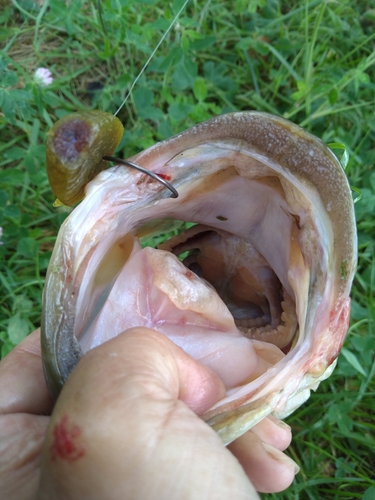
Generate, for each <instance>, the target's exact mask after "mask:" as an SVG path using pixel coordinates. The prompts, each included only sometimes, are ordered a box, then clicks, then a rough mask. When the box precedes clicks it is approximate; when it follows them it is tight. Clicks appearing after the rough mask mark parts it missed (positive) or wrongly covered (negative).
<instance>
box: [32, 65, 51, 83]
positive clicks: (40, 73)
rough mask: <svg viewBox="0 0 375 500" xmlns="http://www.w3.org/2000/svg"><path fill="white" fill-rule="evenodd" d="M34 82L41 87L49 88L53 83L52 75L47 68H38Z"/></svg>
mask: <svg viewBox="0 0 375 500" xmlns="http://www.w3.org/2000/svg"><path fill="white" fill-rule="evenodd" d="M34 81H35V83H37V84H38V85H40V87H48V85H51V83H52V82H53V78H52V73H51V72H50V70H49V69H47V68H38V69H37V70H36V71H35V73H34Z"/></svg>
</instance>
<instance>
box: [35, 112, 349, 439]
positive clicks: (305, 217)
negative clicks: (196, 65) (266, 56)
mask: <svg viewBox="0 0 375 500" xmlns="http://www.w3.org/2000/svg"><path fill="white" fill-rule="evenodd" d="M130 160H131V161H133V162H135V163H137V164H139V165H141V166H142V167H145V168H147V169H149V170H151V171H152V172H156V173H158V174H159V175H162V176H163V178H166V179H168V180H169V181H170V182H171V183H172V184H173V186H174V187H175V188H176V189H177V190H178V192H179V197H178V198H177V199H171V198H169V194H168V192H167V191H166V190H165V189H163V187H162V186H161V185H160V184H158V183H157V182H155V181H151V180H150V179H149V178H148V177H147V176H145V175H144V174H140V173H135V172H134V171H132V170H129V169H127V168H126V167H122V166H117V167H114V168H110V169H108V170H106V171H103V172H101V173H99V174H98V175H97V176H96V177H95V178H94V179H93V180H92V181H91V182H89V184H88V185H87V186H86V189H85V199H84V200H83V201H82V203H81V204H80V205H79V206H78V207H77V208H76V209H75V210H74V211H73V212H72V213H71V215H70V216H69V217H68V219H67V220H66V221H65V222H64V224H63V225H62V227H61V230H60V232H59V235H58V238H57V241H56V245H55V249H54V252H53V255H52V258H51V262H50V266H49V270H48V274H47V279H46V285H45V290H44V299H43V318H42V348H43V361H44V368H45V373H46V378H47V382H48V384H49V387H50V389H51V392H52V393H53V395H54V396H55V397H57V395H58V393H59V391H60V390H61V387H62V386H63V384H64V382H65V380H66V379H67V377H68V375H69V373H70V372H71V370H72V369H73V368H74V366H75V365H76V363H77V362H78V360H79V358H80V357H81V356H82V354H83V353H84V352H87V351H88V350H89V349H91V348H93V347H94V346H96V345H99V344H101V343H102V342H105V341H106V340H108V339H109V336H108V332H109V331H110V332H111V336H115V335H117V334H119V333H120V332H122V331H124V330H126V329H127V328H130V327H133V326H146V327H150V328H154V329H156V330H158V331H160V332H162V333H163V334H165V335H167V336H168V337H169V338H171V339H172V340H173V341H174V342H175V343H176V344H178V345H179V346H181V347H182V348H183V349H184V350H185V351H186V352H187V353H189V354H190V355H191V356H193V357H194V358H195V359H197V360H199V361H201V362H202V363H204V364H206V365H207V366H209V367H210V368H211V369H212V370H214V371H215V372H216V373H217V374H218V375H219V376H220V377H221V378H222V380H223V382H224V384H225V386H226V388H227V394H226V397H225V398H223V400H221V401H220V402H218V403H217V404H216V405H215V406H214V407H212V408H211V409H210V410H209V411H208V412H206V413H205V414H204V415H201V417H202V418H203V419H204V420H205V421H207V422H208V423H209V424H210V425H211V426H212V427H213V428H214V429H215V430H216V431H217V432H218V433H219V435H220V436H221V438H222V440H223V441H224V442H225V443H228V442H230V441H232V440H233V439H235V438H236V437H238V436H239V435H241V434H242V433H244V432H246V430H248V429H249V428H251V427H252V426H253V425H255V424H256V423H258V422H259V421H260V420H262V419H263V418H264V417H265V416H267V415H269V414H274V415H277V416H280V417H284V416H286V415H287V414H289V413H290V412H292V411H293V410H294V409H295V408H297V407H298V406H300V404H302V403H303V402H304V401H305V400H306V399H307V398H308V396H309V393H310V390H311V389H316V387H317V386H318V384H319V382H320V381H321V380H323V379H324V378H326V377H328V376H329V375H330V373H331V372H332V370H333V368H334V366H335V360H336V358H337V356H338V354H339V352H340V349H341V346H342V343H343V340H344V337H345V334H346V332H347V329H348V321H349V309H350V297H349V293H350V287H351V283H352V280H353V275H354V271H355V265H356V252H357V250H356V229H355V219H354V210H353V203H352V197H351V192H350V188H349V185H348V182H347V179H346V177H345V174H344V172H343V170H342V168H341V166H340V164H339V162H338V161H337V160H336V158H335V157H334V155H333V154H332V153H331V152H330V150H329V149H328V148H327V147H326V146H325V145H324V144H323V143H322V142H321V141H320V140H318V139H316V138H314V137H313V136H311V135H310V134H308V133H307V132H305V131H303V130H302V129H301V128H299V127H298V126H296V125H294V124H292V123H290V122H288V121H286V120H283V119H281V118H278V117H275V116H272V115H268V114H265V113H257V112H241V113H233V114H229V115H223V116H219V117H217V118H214V119H212V120H210V121H208V122H205V123H202V124H199V125H197V126H195V127H193V128H191V129H189V130H187V131H186V132H183V133H181V134H179V135H177V136H175V137H172V138H171V139H168V140H166V141H163V142H161V143H158V144H156V145H155V146H153V147H151V148H149V149H148V150H146V151H144V152H142V153H140V154H138V155H136V156H135V157H133V158H131V159H130ZM182 222H190V223H193V224H194V225H193V226H192V227H190V228H189V229H187V230H184V231H183V232H180V234H178V235H176V236H173V237H172V238H170V239H169V240H168V241H166V242H164V243H163V244H162V245H160V246H159V248H156V249H154V248H142V242H144V240H145V239H146V238H150V236H152V235H157V234H158V233H164V232H166V231H167V230H168V228H176V227H178V225H179V224H180V225H181V223H182ZM178 256H180V257H181V260H182V262H181V260H179V259H178Z"/></svg>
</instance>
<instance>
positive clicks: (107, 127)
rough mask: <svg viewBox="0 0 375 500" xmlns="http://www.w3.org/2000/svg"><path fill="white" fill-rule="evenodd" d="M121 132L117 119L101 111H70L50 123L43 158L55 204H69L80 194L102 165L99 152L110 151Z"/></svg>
mask: <svg viewBox="0 0 375 500" xmlns="http://www.w3.org/2000/svg"><path fill="white" fill-rule="evenodd" d="M123 132H124V127H123V125H122V123H121V121H120V120H119V119H118V118H116V117H115V116H114V115H112V114H110V113H106V112H104V111H81V112H79V113H73V114H70V115H67V116H64V117H63V118H61V120H59V121H57V122H56V123H55V124H54V125H53V127H52V128H51V130H49V132H48V134H47V148H46V162H47V174H48V180H49V183H50V185H51V188H52V191H53V192H54V194H55V195H56V197H57V198H58V202H57V203H56V204H63V205H67V206H71V205H75V204H76V203H78V202H79V201H81V200H82V198H84V196H85V187H86V185H87V183H88V182H90V181H91V180H92V179H93V178H94V177H95V176H96V175H97V174H98V173H99V172H101V171H102V170H104V169H105V168H106V166H107V164H108V162H107V161H105V160H103V156H106V155H112V154H113V153H114V151H115V149H116V148H117V146H118V145H119V143H120V140H121V138H122V134H123ZM59 202H60V203H59Z"/></svg>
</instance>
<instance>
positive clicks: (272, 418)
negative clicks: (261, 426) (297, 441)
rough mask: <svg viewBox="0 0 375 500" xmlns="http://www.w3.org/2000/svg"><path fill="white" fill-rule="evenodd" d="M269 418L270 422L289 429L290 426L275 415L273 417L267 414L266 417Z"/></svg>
mask: <svg viewBox="0 0 375 500" xmlns="http://www.w3.org/2000/svg"><path fill="white" fill-rule="evenodd" d="M268 418H269V419H270V420H272V422H273V423H274V424H276V425H277V426H278V427H281V429H286V430H288V431H291V430H292V428H291V427H290V425H288V424H286V423H285V422H283V421H282V420H280V419H279V418H277V417H274V416H273V415H269V417H268Z"/></svg>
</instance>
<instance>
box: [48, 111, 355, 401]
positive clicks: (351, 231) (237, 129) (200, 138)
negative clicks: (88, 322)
mask: <svg viewBox="0 0 375 500" xmlns="http://www.w3.org/2000/svg"><path fill="white" fill-rule="evenodd" d="M260 125H261V126H260ZM257 126H260V129H263V130H264V129H265V128H267V130H268V132H267V133H268V139H267V141H268V142H267V141H266V139H264V137H261V136H260V135H259V133H257V134H253V136H252V137H253V143H252V146H253V147H254V149H255V150H256V154H260V155H268V158H269V159H270V160H271V161H273V162H275V163H277V162H279V165H281V167H280V168H283V169H285V170H286V171H288V172H291V173H292V174H293V175H295V176H296V178H298V179H299V180H300V181H301V183H303V182H304V175H305V176H306V175H307V174H306V172H307V173H309V172H308V171H309V164H311V163H308V162H307V164H304V165H303V166H302V167H301V169H300V170H299V169H298V166H299V163H298V162H297V160H296V157H294V159H291V158H290V156H291V155H293V151H294V149H295V147H296V144H295V142H296V140H297V139H298V142H299V144H301V142H302V143H303V144H305V150H306V151H309V149H308V148H310V149H312V150H313V151H314V155H316V154H317V152H320V154H321V157H322V159H323V160H325V161H328V162H330V164H331V165H333V167H332V168H333V169H335V175H336V176H337V179H338V181H337V183H338V185H339V186H340V187H341V189H342V190H343V192H344V195H345V196H346V198H347V199H345V200H344V201H343V197H344V198H345V196H344V195H342V196H341V195H340V196H339V197H338V198H339V199H338V200H332V193H331V194H327V192H326V189H323V190H322V200H323V203H324V204H325V206H326V207H328V206H329V204H331V205H332V204H333V205H335V204H337V205H338V207H341V210H339V208H337V207H335V206H334V207H331V209H330V210H329V216H330V217H333V218H335V224H334V225H335V228H334V230H335V247H336V248H337V249H338V252H339V254H340V256H341V257H339V259H338V260H339V261H340V262H341V263H342V262H344V261H346V266H347V272H346V275H345V276H340V273H339V272H338V271H337V269H336V271H335V272H334V274H335V280H336V282H335V286H336V292H335V293H336V298H337V300H338V301H340V300H341V299H340V298H346V297H347V296H348V294H349V290H350V287H351V283H352V280H353V275H354V270H355V264H356V254H357V247H356V229H355V224H354V223H353V221H354V210H353V205H352V200H351V195H350V188H349V184H348V181H347V179H346V177H345V174H344V172H343V170H342V168H341V166H340V165H339V163H338V161H337V160H336V158H335V157H334V155H333V153H331V152H330V151H329V150H328V148H327V147H326V146H325V145H323V143H322V142H321V141H320V140H318V139H316V138H313V137H312V136H310V135H309V134H308V133H307V132H305V131H302V129H300V128H299V127H298V126H296V125H294V124H290V122H287V121H286V120H284V119H282V118H279V117H274V116H272V115H269V114H266V113H258V112H241V113H233V114H228V115H222V116H220V117H216V118H213V119H212V120H209V121H208V122H205V123H203V124H199V125H197V126H195V127H193V128H192V129H189V130H188V131H186V132H184V133H182V134H178V135H176V136H174V137H172V138H171V139H168V140H167V141H163V142H162V143H159V144H156V145H155V146H153V147H151V148H150V149H149V150H146V151H145V152H142V153H139V154H138V155H136V156H134V157H132V158H130V160H131V161H133V162H135V163H139V164H141V165H142V166H145V167H146V168H148V169H150V170H155V171H157V170H159V169H160V164H162V165H167V166H169V165H171V163H172V164H173V161H176V159H177V157H178V155H180V154H181V152H182V151H184V150H186V149H188V148H187V147H186V146H187V144H190V147H191V146H192V144H193V145H194V146H199V145H201V144H203V143H209V144H212V143H215V142H218V141H223V140H225V134H227V137H229V136H231V137H232V138H234V140H236V141H238V142H237V143H236V145H235V146H234V147H233V151H234V152H235V153H236V152H239V151H241V150H242V149H243V144H244V143H246V138H247V137H248V136H249V134H250V132H249V129H251V130H254V127H255V128H256V127H257ZM244 129H246V130H244ZM271 129H272V130H273V131H275V130H276V131H278V132H280V136H278V135H277V134H276V135H275V137H274V138H272V137H273V136H272V134H271V135H270V130H271ZM258 132H259V131H258ZM285 133H286V134H289V135H292V138H293V140H292V139H290V140H289V141H284V144H281V145H280V143H281V142H282V141H281V139H280V138H281V137H283V134H284V135H285ZM223 136H224V139H223ZM288 137H289V136H288ZM294 139H296V140H294ZM265 141H266V142H265ZM271 143H272V144H271ZM276 143H278V144H279V146H278V148H277V152H276V153H274V154H273V155H272V154H271V153H270V148H271V146H272V145H273V146H272V147H273V149H272V148H271V149H272V151H274V149H275V144H276ZM286 146H287V147H286ZM262 147H263V149H262ZM293 148H294V149H293ZM306 148H307V149H306ZM155 156H156V157H158V161H159V163H158V164H155V162H154V163H153V162H152V158H153V157H155ZM305 158H307V159H309V155H308V154H307V153H306V154H305ZM166 159H168V161H165V160H166ZM315 160H316V158H315ZM300 161H302V160H301V159H300ZM310 174H311V172H310ZM100 175H101V174H100ZM108 175H109V174H108ZM318 177H319V179H318V181H319V182H318V181H316V182H315V185H316V186H317V188H318V189H319V187H320V186H321V183H322V179H321V176H318ZM181 182H182V181H181ZM91 184H92V185H93V184H95V181H94V182H93V183H91ZM90 189H92V186H90V185H89V187H88V193H89V194H88V198H89V197H90ZM157 197H158V192H157V191H156V192H154V195H153V199H154V200H155V201H154V202H155V203H160V202H161V201H163V198H162V197H159V200H158V199H157ZM349 197H350V202H349V201H348V198H349ZM164 198H165V196H164ZM83 203H85V201H84V202H83ZM338 213H339V214H340V217H337V215H338ZM66 227H67V225H65V226H64V228H63V229H62V231H65V230H66ZM64 251H65V252H66V255H65V257H64V259H65V260H66V261H68V260H67V259H68V257H69V256H68V254H69V251H71V250H69V249H67V247H66V245H65V250H64ZM56 252H57V254H58V253H59V249H58V248H57V250H56ZM340 259H341V260H340ZM51 262H52V264H51V266H50V269H49V272H48V276H47V279H46V286H45V290H44V300H43V317H42V352H43V364H44V369H45V372H46V374H47V381H48V384H49V386H50V388H51V391H52V392H53V393H54V395H55V397H56V396H57V394H58V392H59V390H60V389H61V386H62V385H63V383H64V382H65V379H66V373H64V370H65V368H64V366H65V367H66V360H65V361H64V360H62V359H61V358H60V359H59V360H56V338H57V337H58V338H60V339H61V338H62V337H64V335H65V334H67V335H71V332H72V328H71V327H69V328H65V330H64V329H63V331H60V332H59V331H58V328H56V327H55V328H54V327H53V324H55V325H56V321H55V320H53V319H51V315H52V316H53V314H54V312H57V313H58V310H59V308H60V309H61V307H62V308H63V309H64V308H65V302H64V300H67V303H70V305H69V307H68V310H67V311H66V315H67V316H68V317H70V314H72V311H74V306H72V300H68V299H66V297H67V295H69V293H67V291H68V290H69V291H70V293H71V292H72V290H71V289H70V288H69V285H70V284H69V283H67V282H64V281H61V280H60V291H61V286H62V287H63V288H64V286H65V292H66V293H65V295H64V293H63V295H64V296H65V299H64V297H63V295H62V296H61V297H60V299H59V300H58V301H57V303H55V304H53V299H52V297H51V296H50V294H49V293H48V290H52V289H54V287H55V286H56V283H59V280H57V281H56V280H54V279H53V274H54V272H53V266H54V261H53V260H52V261H51ZM340 266H341V264H340ZM57 286H58V285H57ZM63 292H64V290H63ZM50 307H52V311H49V310H48V308H50ZM60 319H61V318H60ZM53 330H54V331H53ZM56 336H57V337H56ZM73 337H74V336H73ZM51 338H53V339H52V340H51ZM73 344H74V340H73ZM305 348H306V349H305V351H306V350H308V348H311V346H307V345H305ZM303 354H304V353H303V352H301V349H300V348H298V349H296V350H295V351H293V356H292V355H290V356H289V355H288V356H287V358H288V360H290V359H291V358H292V357H293V358H294V359H296V358H297V357H298V356H297V355H300V356H302V355H303ZM331 357H332V356H331ZM329 361H330V362H331V364H332V359H331V358H330V359H329ZM71 364H74V363H71ZM328 366H329V365H328ZM326 368H327V367H326ZM69 369H70V368H69ZM65 371H66V370H65Z"/></svg>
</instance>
